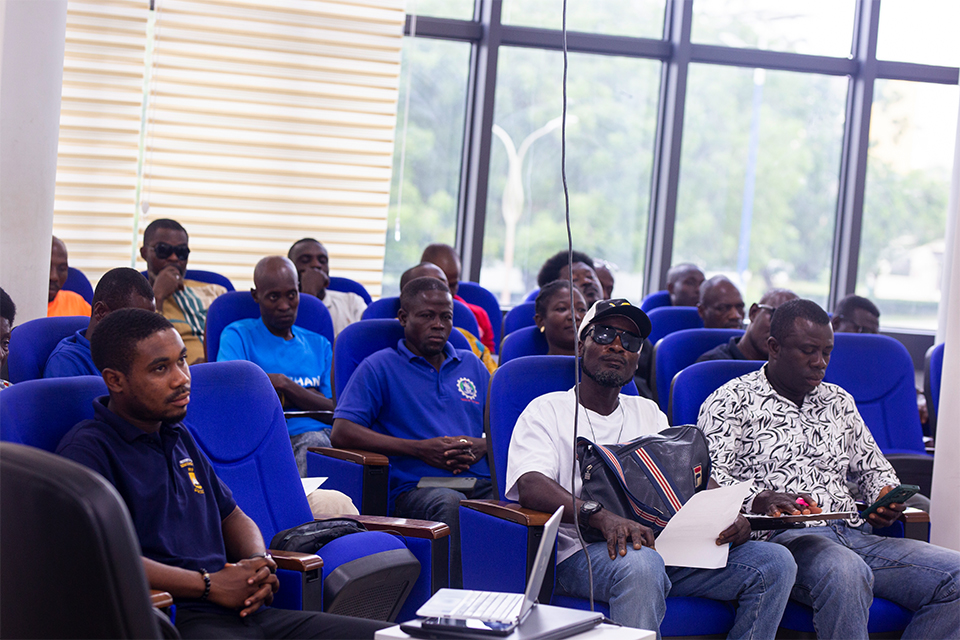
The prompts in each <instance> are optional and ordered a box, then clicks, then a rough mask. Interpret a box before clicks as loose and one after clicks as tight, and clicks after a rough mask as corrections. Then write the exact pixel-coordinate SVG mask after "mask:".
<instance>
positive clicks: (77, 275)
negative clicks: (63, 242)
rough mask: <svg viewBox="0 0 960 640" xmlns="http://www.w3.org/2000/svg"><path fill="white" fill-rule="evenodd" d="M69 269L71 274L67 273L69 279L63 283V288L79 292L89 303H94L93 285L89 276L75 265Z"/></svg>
mask: <svg viewBox="0 0 960 640" xmlns="http://www.w3.org/2000/svg"><path fill="white" fill-rule="evenodd" d="M67 271H68V272H69V275H67V281H66V282H65V283H63V288H64V289H66V290H67V291H73V292H74V293H77V294H79V295H80V296H81V297H82V298H83V299H84V300H86V301H87V304H93V286H92V285H91V284H90V280H89V279H88V278H87V276H85V275H84V273H83V271H80V269H75V268H73V267H67Z"/></svg>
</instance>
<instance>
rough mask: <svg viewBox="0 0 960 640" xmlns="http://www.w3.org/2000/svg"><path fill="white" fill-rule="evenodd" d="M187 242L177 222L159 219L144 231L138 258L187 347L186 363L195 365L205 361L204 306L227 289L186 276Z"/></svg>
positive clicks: (165, 314)
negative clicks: (142, 262) (144, 263)
mask: <svg viewBox="0 0 960 640" xmlns="http://www.w3.org/2000/svg"><path fill="white" fill-rule="evenodd" d="M189 241H190V238H189V236H188V235H187V230H186V229H184V228H183V226H181V225H180V223H179V222H177V221H176V220H170V219H168V218H159V219H157V220H154V221H153V222H151V223H150V224H149V225H147V228H146V230H145V231H144V232H143V246H142V247H140V257H142V258H143V259H144V260H145V261H146V262H147V277H148V278H149V279H150V286H152V287H153V295H154V298H155V299H156V302H157V311H159V312H160V313H161V314H163V317H164V318H166V319H167V320H169V321H170V322H172V323H173V326H174V327H176V329H177V332H178V333H179V334H180V338H181V339H182V340H183V344H184V346H186V347H187V360H188V362H189V363H190V364H196V363H197V362H204V361H205V360H206V357H205V355H204V349H203V331H204V329H205V328H206V326H207V309H209V308H210V304H211V303H212V302H213V301H214V300H216V299H217V298H218V297H220V296H222V295H223V294H224V293H226V292H227V290H226V289H225V288H223V287H222V286H220V285H218V284H210V283H207V282H199V281H197V280H187V279H186V278H185V276H186V273H187V260H188V258H189V257H190V247H189V244H188V243H189ZM213 355H214V357H215V356H216V354H213Z"/></svg>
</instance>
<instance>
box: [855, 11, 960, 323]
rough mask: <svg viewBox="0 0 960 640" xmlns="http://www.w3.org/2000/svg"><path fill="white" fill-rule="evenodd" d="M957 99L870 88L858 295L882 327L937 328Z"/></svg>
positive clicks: (946, 93)
mask: <svg viewBox="0 0 960 640" xmlns="http://www.w3.org/2000/svg"><path fill="white" fill-rule="evenodd" d="M884 6H886V5H884ZM958 95H960V92H958V90H957V87H956V86H944V85H933V84H922V83H917V82H903V81H896V80H878V81H877V83H876V85H875V88H874V95H873V110H872V112H871V116H870V152H869V155H868V161H867V182H866V192H865V194H864V206H863V232H862V237H861V241H860V262H859V269H858V271H857V293H858V294H860V295H863V296H866V297H868V298H870V299H871V300H873V301H874V302H875V303H876V304H877V306H878V307H879V308H880V312H881V315H880V323H881V326H883V327H885V328H886V327H905V328H914V329H936V328H937V305H938V304H939V302H940V279H941V274H942V273H943V252H944V246H945V241H944V236H945V231H946V220H947V206H948V204H947V203H948V200H949V197H950V169H951V167H952V166H953V153H954V145H955V143H956V127H957V108H958Z"/></svg>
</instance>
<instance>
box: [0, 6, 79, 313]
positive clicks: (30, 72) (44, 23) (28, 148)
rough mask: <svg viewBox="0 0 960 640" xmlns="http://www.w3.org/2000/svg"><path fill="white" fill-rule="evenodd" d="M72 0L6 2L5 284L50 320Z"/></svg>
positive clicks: (0, 279) (1, 72) (1, 81)
mask: <svg viewBox="0 0 960 640" xmlns="http://www.w3.org/2000/svg"><path fill="white" fill-rule="evenodd" d="M66 23H67V0H43V1H42V2H41V1H39V0H0V284H2V286H3V288H4V290H6V291H7V293H9V294H10V296H11V297H12V298H13V301H14V302H15V303H16V305H17V319H16V323H17V324H21V323H23V322H25V321H27V320H32V319H33V318H39V317H43V316H45V315H47V282H48V277H49V273H50V236H51V233H52V229H53V189H54V184H55V181H56V175H57V138H58V136H59V133H60V87H61V85H62V84H63V49H64V37H65V33H66Z"/></svg>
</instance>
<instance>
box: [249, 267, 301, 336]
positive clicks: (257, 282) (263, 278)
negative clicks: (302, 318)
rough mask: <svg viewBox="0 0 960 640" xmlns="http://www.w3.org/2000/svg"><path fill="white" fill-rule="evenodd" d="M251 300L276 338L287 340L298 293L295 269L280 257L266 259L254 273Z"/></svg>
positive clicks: (297, 303)
mask: <svg viewBox="0 0 960 640" xmlns="http://www.w3.org/2000/svg"><path fill="white" fill-rule="evenodd" d="M253 285H254V288H253V289H251V290H250V294H251V295H252V296H253V299H254V300H256V301H257V304H258V305H260V317H261V318H262V319H263V324H264V325H266V327H267V329H268V330H269V331H270V333H272V334H273V335H275V336H279V337H281V338H284V339H289V338H290V337H291V336H292V332H291V327H292V326H293V323H294V322H296V320H297V308H298V307H299V306H300V291H299V286H298V282H297V268H296V267H295V266H293V262H291V261H290V260H289V259H288V258H284V257H283V256H267V257H266V258H263V259H262V260H260V262H258V263H257V266H256V267H255V268H254V270H253Z"/></svg>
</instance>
